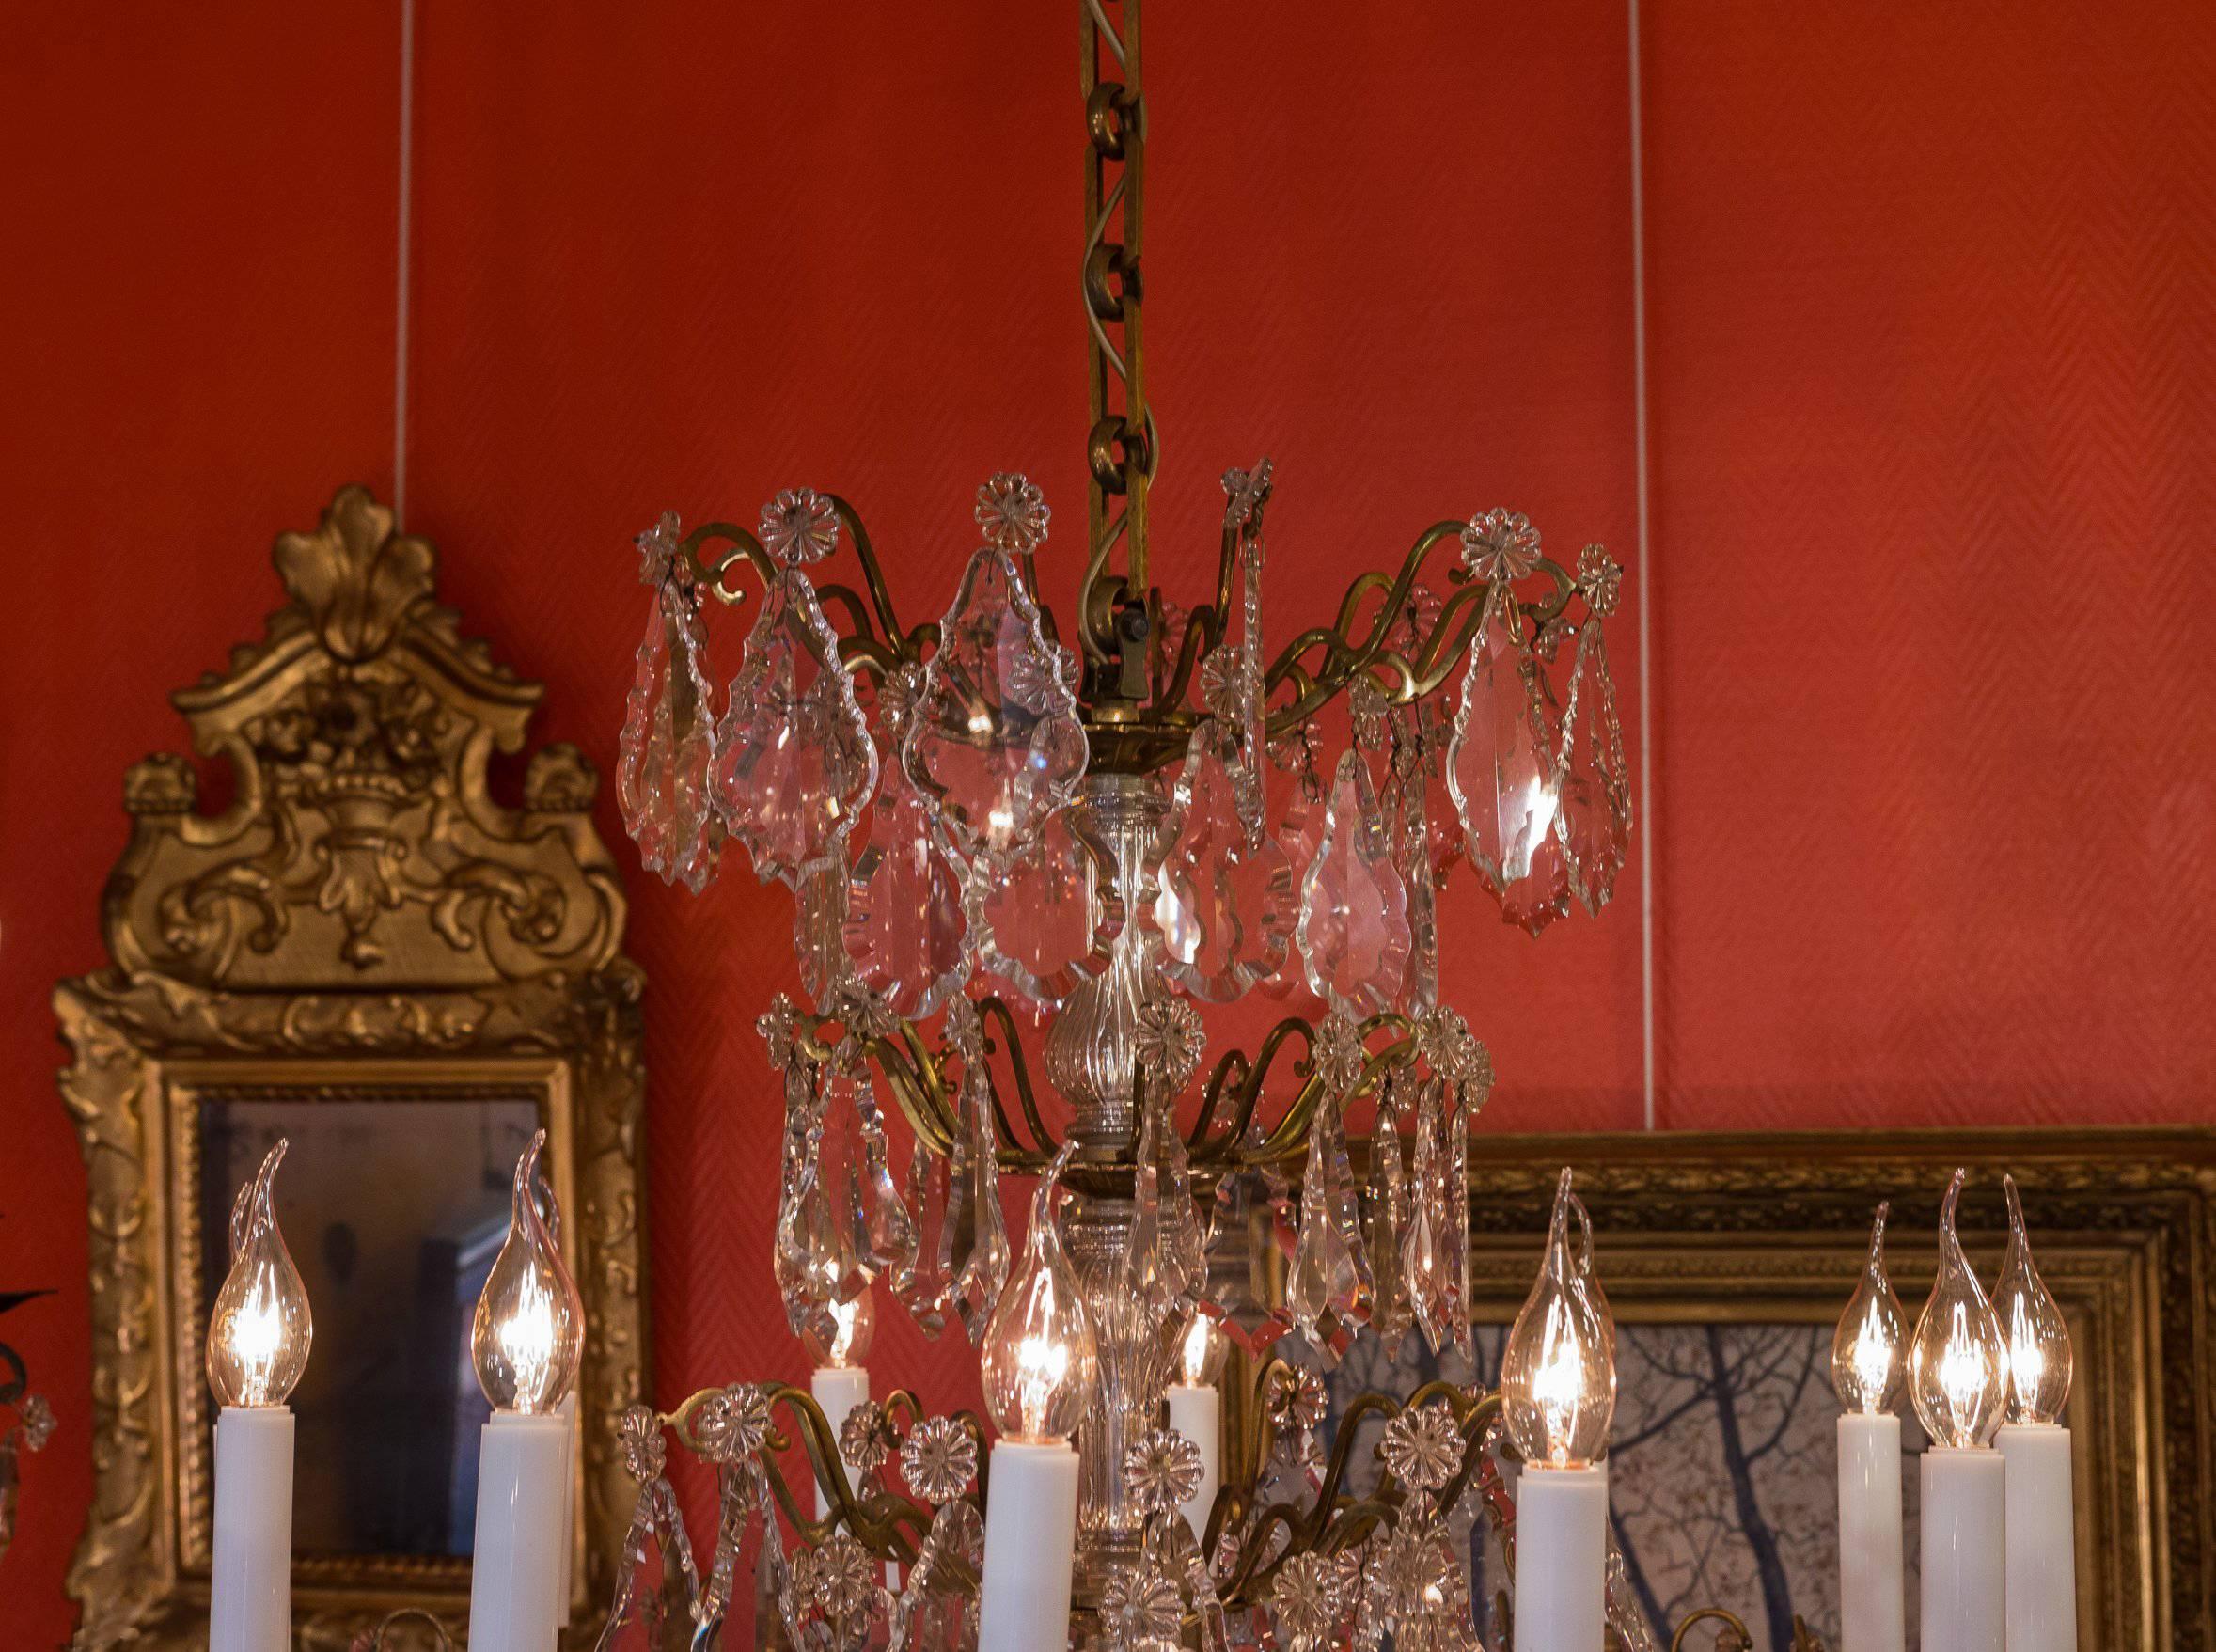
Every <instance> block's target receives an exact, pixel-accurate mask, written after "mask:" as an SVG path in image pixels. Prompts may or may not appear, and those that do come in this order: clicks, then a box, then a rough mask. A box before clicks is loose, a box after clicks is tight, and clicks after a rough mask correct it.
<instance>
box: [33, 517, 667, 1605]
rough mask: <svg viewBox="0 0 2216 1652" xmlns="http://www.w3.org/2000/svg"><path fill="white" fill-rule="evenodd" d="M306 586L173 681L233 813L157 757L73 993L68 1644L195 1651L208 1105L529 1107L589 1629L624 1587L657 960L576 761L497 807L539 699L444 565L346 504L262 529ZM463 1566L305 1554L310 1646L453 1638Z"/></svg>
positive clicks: (575, 1599)
mask: <svg viewBox="0 0 2216 1652" xmlns="http://www.w3.org/2000/svg"><path fill="white" fill-rule="evenodd" d="M274 560H275V565H276V570H277V573H278V575H279V577H280V579H281V580H282V582H283V585H284V589H285V591H286V594H287V596H288V597H289V599H290V601H289V602H288V604H287V606H285V607H283V608H281V609H280V610H278V611H277V612H276V613H275V615H273V616H272V617H271V619H270V620H269V621H268V625H267V629H266V634H265V636H264V637H263V638H262V640H261V641H260V642H259V643H254V644H248V645H245V646H244V647H241V648H238V649H236V650H234V651H233V653H232V655H231V659H230V663H229V667H228V669H227V670H226V671H224V672H222V673H220V674H211V675H210V676H208V677H206V678H204V679H203V680H202V681H201V682H200V683H199V684H196V685H195V686H193V687H191V688H187V689H184V690H182V691H181V692H180V693H178V694H177V695H176V696H175V700H176V703H177V705H178V708H179V710H180V711H181V713H182V714H183V716H184V717H185V720H186V722H187V724H188V725H189V727H190V730H191V733H192V738H193V744H194V747H195V748H196V751H198V752H199V753H200V754H201V755H202V756H203V757H205V758H209V759H218V760H222V761H223V762H225V763H228V767H229V770H230V778H231V781H232V792H231V799H230V801H229V803H228V806H227V807H225V808H223V809H221V810H218V811H216V812H213V813H209V814H203V813H200V812H199V811H198V810H197V808H196V803H197V788H198V776H197V774H196V770H195V769H194V768H193V766H192V765H191V764H190V763H186V762H185V761H184V760H183V759H182V758H180V757H176V756H171V755H166V754H164V755H157V756H154V757H149V758H148V759H146V760H145V761H144V762H141V763H137V764H135V765H134V766H133V767H132V768H131V770H130V771H129V772H128V774H127V775H126V776H125V779H124V805H125V809H126V810H127V812H128V814H129V816H130V820H131V838H130V842H129V845H128V846H127V848H126V849H125V851H124V853H123V856H122V857H121V859H120V860H119V861H118V865H117V867H116V870H115V872H114V873H113V874H112V875H111V876H110V878H109V881H108V885H107V888H106V890H105V891H104V894H103V896H102V923H103V930H104V935H105V939H106V943H107V949H108V952H109V956H110V959H111V962H110V963H109V964H108V965H107V966H106V967H105V968H101V969H99V970H97V971H95V972H93V973H92V974H89V975H86V976H81V977H78V978H76V979H73V980H69V981H65V982H63V983H60V984H59V986H58V987H57V988H56V989H55V1015H56V1016H57V1018H58V1021H59V1028H60V1033H61V1037H62V1039H63V1041H64V1042H65V1044H67V1046H69V1048H70V1051H71V1062H70V1064H69V1065H68V1066H67V1067H66V1068H65V1069H64V1070H63V1071H62V1072H61V1074H60V1087H61V1093H62V1098H63V1101H64V1102H65V1104H66V1105H67V1106H68V1108H69V1109H70V1111H71V1115H72V1117H73V1118H74V1120H75V1123H76V1125H77V1128H78V1133H79V1137H80V1144H81V1146H82V1149H83V1152H84V1156H85V1162H86V1171H87V1177H88V1181H89V1186H90V1193H89V1200H90V1208H89V1213H88V1214H89V1221H90V1230H91V1280H90V1285H91V1303H92V1317H93V1465H94V1486H93V1497H92V1504H91V1508H90V1511H89V1513H88V1516H87V1518H86V1529H85V1533H84V1535H83V1537H82V1539H81V1541H80V1543H79V1546H78V1550H77V1553H76V1556H75V1558H74V1561H73V1563H72V1565H71V1569H70V1575H69V1581H68V1587H69V1592H70V1594H71V1597H73V1598H74V1599H76V1601H77V1602H78V1603H79V1605H80V1607H81V1609H82V1619H81V1625H80V1628H79V1632H78V1642H77V1644H79V1645H80V1646H84V1647H88V1648H102V1647H107V1646H112V1645H116V1644H121V1643H124V1642H126V1641H129V1642H132V1643H134V1644H136V1645H139V1646H145V1647H149V1648H162V1647H187V1646H198V1645H203V1644H205V1640H206V1633H207V1629H206V1623H207V1617H206V1613H207V1598H208V1596H207V1588H208V1552H209V1533H208V1520H209V1503H210V1486H209V1439H208V1428H209V1416H210V1413H209V1406H210V1401H209V1399H208V1396H207V1393H206V1389H205V1379H204V1377H203V1376H202V1371H201V1364H200V1360H201V1342H200V1339H201V1332H202V1328H203V1324H204V1320H205V1315H206V1311H207V1303H206V1301H205V1300H204V1298H205V1294H206V1293H205V1290H204V1288H203V1274H202V1268H203V1264H204V1262H205V1261H206V1258H205V1257H204V1256H203V1254H202V1244H201V1236H200V1235H201V1232H202V1230H203V1227H204V1224H203V1223H202V1222H201V1221H200V1220H198V1219H197V1218H196V1210H197V1209H198V1204H196V1188H197V1187H198V1172H199V1165H198V1154H199V1147H200V1128H201V1126H200V1122H199V1121H200V1119H201V1117H202V1116H203V1111H204V1109H205V1108H206V1107H207V1105H208V1104H210V1103H211V1102H217V1101H253V1100H255V1099H257V1098H275V1097H281V1098H283V1100H284V1101H286V1102H287V1103H304V1104H311V1105H312V1104H315V1103H318V1102H319V1101H336V1100H353V1101H368V1102H377V1101H380V1100H391V1101H397V1100H402V1099H415V1100H430V1099H437V1100H440V1101H442V1102H444V1101H457V1100H460V1101H467V1100H471V1099H491V1098H495V1097H496V1098H503V1099H505V1100H508V1101H511V1102H519V1101H528V1102H529V1103H530V1104H531V1109H532V1111H533V1112H534V1113H535V1115H536V1120H537V1122H538V1123H539V1124H541V1125H543V1126H544V1127H545V1128H546V1129H547V1131H548V1138H549V1148H550V1151H549V1155H548V1165H549V1170H550V1173H551V1175H552V1178H553V1183H554V1187H555V1189H556V1193H557V1196H558V1200H559V1202H560V1204H561V1207H562V1209H563V1210H564V1211H565V1212H566V1213H567V1214H568V1216H569V1220H568V1222H567V1223H566V1224H565V1231H564V1235H563V1242H564V1245H565V1247H566V1249H567V1251H568V1252H569V1259H570V1263H571V1266H572V1267H573V1269H574V1272H575V1274H576V1277H577V1281H578V1284H579V1287H580V1289H581V1291H582V1292H583V1295H584V1298H585V1308H586V1314H587V1319H588V1323H589V1328H590V1329H589V1336H588V1341H587V1346H586V1359H585V1364H584V1368H583V1371H582V1373H581V1375H580V1377H579V1383H578V1404H579V1415H580V1420H581V1424H582V1425H581V1441H582V1445H581V1455H580V1464H581V1467H580V1477H579V1483H578V1486H577V1490H578V1492H579V1496H578V1500H577V1508H578V1510H579V1518H578V1520H577V1523H576V1527H575V1530H574V1534H573V1542H574V1545H575V1548H574V1562H575V1564H574V1565H573V1567H572V1603H573V1616H574V1625H575V1628H574V1629H573V1635H574V1636H575V1637H580V1638H581V1637H583V1636H586V1635H588V1634H589V1626H590V1623H591V1620H592V1616H593V1613H592V1611H591V1603H593V1602H596V1601H599V1600H602V1599H604V1598H605V1594H606V1589H607V1585H608V1584H609V1583H610V1581H612V1578H613V1568H614V1566H615V1564H616V1559H617V1553H618V1550H619V1547H620V1545H621V1536H622V1532H623V1527H624V1521H625V1519H626V1518H627V1516H628V1513H629V1508H630V1503H631V1487H630V1483H629V1481H628V1479H627V1478H626V1477H625V1475H624V1472H623V1470H622V1466H621V1462H620V1461H618V1460H617V1458H616V1455H615V1452H614V1446H613V1441H614V1439H615V1419H616V1418H617V1417H618V1416H619V1415H620V1414H621V1411H622V1410H623V1408H625V1407H627V1406H630V1405H632V1404H634V1403H637V1402H638V1401H640V1400H642V1399H644V1398H645V1397H646V1395H647V1393H648V1392H649V1391H648V1382H647V1347H648V1342H647V1307H646V1291H645V1279H644V1275H645V1259H646V1246H645V1236H644V1207H643V1199H642V1193H643V1185H642V1175H641V1165H640V1158H639V1124H640V1109H641V1103H642V1100H643V1096H644V1092H645V1074H644V1069H643V1065H642V1062H641V1059H640V1053H639V997H640V988H641V985H642V980H643V978H642V976H641V974H640V972H639V971H638V969H637V968H636V966H634V965H632V964H631V963H630V962H629V961H628V960H626V959H625V958H624V957H623V956H622V954H621V941H622V934H623V923H624V916H625V902H624V897H623V891H622V887H621V879H620V877H619V876H618V874H617V872H616V868H615V863H614V861H613V860H612V858H611V857H609V855H608V853H607V851H606V848H605V845H604V844H603V843H602V842H601V841H600V839H599V836H598V835H597V833H596V832H595V830H594V828H593V826H592V822H591V816H590V809H591V804H592V800H593V796H594V794H595V792H596V790H597V786H598V777H597V775H596V774H595V773H594V771H593V769H592V767H591V765H590V764H589V763H588V762H587V761H586V760H585V758H584V757H583V755H582V754H581V753H579V752H578V751H577V750H576V749H575V748H574V747H568V746H548V747H541V748H539V749H538V750H536V751H533V752H531V753H530V754H529V756H528V758H527V760H526V763H525V765H524V769H523V775H522V781H521V792H522V799H521V801H522V807H521V808H520V809H515V808H510V807H507V806H504V805H503V804H502V803H500V802H498V801H496V800H495V797H494V796H493V794H492V791H491V789H490V786H489V784H488V779H487V766H488V763H489V762H490V761H491V759H492V757H493V754H494V753H495V751H499V752H504V753H521V752H523V750H524V748H525V746H526V732H527V725H528V723H529V719H530V717H531V715H532V713H533V710H534V708H535V706H536V704H537V702H538V700H539V698H540V694H541V690H540V688H539V686H538V685H537V684H531V683H527V682H525V681H523V680H521V679H520V678H518V677H516V676H515V675H514V674H513V673H512V672H511V671H509V670H508V669H505V668H503V667H501V666H499V665H497V664H495V662H494V660H493V659H492V657H491V654H490V653H489V652H488V651H487V650H486V648H485V647H484V645H483V644H482V643H479V642H475V641H472V640H468V639H465V638H464V637H462V635H461V633H460V631H459V628H458V623H457V619H456V616H455V615H454V613H453V612H452V611H451V610H449V609H447V608H443V607H441V606H438V604H437V603H436V601H435V578H436V567H437V559H436V554H435V552H434V551H433V550H432V546H431V545H430V544H429V543H427V542H425V541H423V540H421V539H417V538H414V537H411V536H408V535H403V534H399V533H396V532H395V531H394V529H393V523H392V518H391V514H390V512H389V511H385V510H384V509H383V508H381V507H380V506H378V505H377V504H376V503H375V502H374V500H372V499H371V498H370V496H369V494H368V492H367V491H366V490H364V489H361V488H353V487H350V488H347V489H344V490H342V491H341V492H340V493H339V494H338V496H337V497H336V498H335V499H334V500H333V501H332V504H331V506H330V508H329V509H328V510H327V511H324V512H323V515H322V522H321V524H320V526H319V527H318V528H317V529H316V530H315V531H314V532H312V533H289V534H286V535H284V536H282V537H281V538H280V539H279V540H278V541H277V543H276V549H275V557H274ZM467 1599H468V1575H467V1562H466V1560H461V1559H441V1558H436V1557H428V1556H401V1555H389V1556H381V1555H374V1554H370V1555H359V1554H349V1555H346V1556H344V1557H342V1558H341V1557H338V1556H324V1557H311V1556H302V1557H300V1560H299V1564H298V1565H296V1567H295V1582H294V1589H293V1614H294V1641H295V1644H297V1645H299V1646H302V1647H309V1648H333V1649H337V1648H341V1647H344V1646H346V1645H347V1644H349V1643H350V1642H351V1641H352V1640H353V1639H354V1636H355V1635H357V1634H359V1633H360V1632H361V1631H362V1630H363V1629H365V1628H369V1627H370V1626H372V1625H374V1624H375V1623H376V1622H378V1621H379V1620H380V1619H382V1618H384V1617H385V1615H387V1614H388V1613H393V1612H395V1611H400V1610H402V1609H407V1608H416V1609H418V1610H421V1611H424V1612H427V1613H430V1614H432V1616H434V1617H436V1618H438V1619H440V1620H441V1621H443V1622H444V1623H446V1624H447V1625H448V1627H449V1628H451V1629H453V1630H454V1631H455V1632H456V1633H457V1637H458V1635H459V1630H460V1628H461V1623H462V1619H463V1617H464V1615H465V1613H466V1607H467Z"/></svg>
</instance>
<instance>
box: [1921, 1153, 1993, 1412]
mask: <svg viewBox="0 0 2216 1652" xmlns="http://www.w3.org/2000/svg"><path fill="white" fill-rule="evenodd" d="M1968 1178H1969V1172H1967V1171H1957V1172H1955V1176H1954V1180H1953V1181H1952V1182H1950V1183H1949V1184H1948V1185H1947V1193H1946V1199H1945V1201H1944V1202H1943V1203H1942V1204H1941V1206H1940V1216H1939V1274H1938V1277H1937V1278H1936V1279H1935V1280H1933V1282H1932V1285H1931V1296H1930V1298H1929V1299H1928V1300H1927V1301H1925V1304H1924V1312H1923V1314H1921V1315H1920V1316H1919V1317H1918V1319H1917V1321H1916V1334H1915V1337H1914V1339H1913V1340H1912V1341H1911V1342H1910V1345H1909V1384H1910V1393H1911V1394H1912V1395H1913V1397H1914V1399H1915V1402H1916V1415H1917V1417H1918V1418H1919V1419H1920V1420H1921V1421H1922V1422H1923V1424H1924V1432H1925V1433H1926V1434H1928V1435H1929V1436H1930V1437H1931V1441H1932V1443H1933V1444H1934V1445H1939V1446H1945V1447H1951V1448H1953V1449H1955V1450H1957V1451H1960V1450H1967V1449H1969V1448H1971V1447H1973V1446H1981V1445H1989V1444H1991V1443H1992V1439H1993V1434H1994V1431H1995V1430H1997V1429H1998V1428H1999V1427H2000V1426H2001V1419H2002V1413H2003V1412H2004V1409H2005V1408H2006V1404H2007V1396H2008V1384H2007V1373H2006V1365H2007V1349H2006V1345H2005V1344H2004V1341H2003V1338H2002V1332H2001V1319H2000V1315H1999V1314H1995V1313H1994V1312H1993V1305H1992V1303H1991V1302H1989V1301H1988V1300H1987V1298H1986V1294H1985V1287H1984V1286H1983V1285H1981V1284H1979V1283H1978V1282H1977V1275H1976V1274H1975V1273H1974V1272H1973V1271H1972V1269H1971V1267H1970V1258H1969V1257H1967V1256H1965V1255H1964V1254H1963V1253H1962V1241H1961V1237H1960V1235H1958V1234H1957V1232H1956V1228H1955V1206H1956V1204H1957V1202H1958V1201H1959V1200H1960V1199H1961V1197H1962V1184H1963V1183H1964V1182H1965V1181H1966V1180H1968Z"/></svg>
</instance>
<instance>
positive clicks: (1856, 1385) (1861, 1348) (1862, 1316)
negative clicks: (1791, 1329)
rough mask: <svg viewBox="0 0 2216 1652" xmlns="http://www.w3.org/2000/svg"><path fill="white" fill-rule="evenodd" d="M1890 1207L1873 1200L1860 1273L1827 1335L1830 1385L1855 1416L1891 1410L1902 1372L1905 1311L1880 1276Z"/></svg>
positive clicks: (1904, 1376) (1906, 1338) (1905, 1366)
mask: <svg viewBox="0 0 2216 1652" xmlns="http://www.w3.org/2000/svg"><path fill="white" fill-rule="evenodd" d="M1891 1209H1892V1204H1890V1202H1888V1203H1887V1204H1880V1205H1878V1219H1877V1220H1876V1221H1874V1222H1872V1223H1871V1224H1870V1253H1869V1256H1868V1258H1867V1259H1866V1260H1865V1261H1864V1262H1863V1263H1862V1278H1861V1279H1859V1280H1858V1281H1856V1282H1855V1286H1854V1295H1853V1296H1851V1297H1849V1298H1847V1311H1846V1312H1845V1313H1844V1314H1840V1316H1839V1329H1838V1330H1837V1331H1836V1332H1835V1333H1834V1334H1833V1335H1832V1337H1831V1389H1832V1392H1835V1393H1837V1394H1838V1396H1839V1403H1840V1405H1842V1406H1843V1407H1845V1408H1847V1411H1848V1412H1849V1413H1850V1414H1852V1415H1855V1416H1862V1417H1877V1416H1882V1415H1883V1414H1885V1413H1886V1412H1888V1411H1891V1410H1892V1409H1893V1408H1894V1404H1895V1403H1896V1402H1897V1401H1898V1400H1899V1399H1900V1391H1901V1384H1902V1383H1903V1382H1904V1381H1905V1380H1906V1379H1907V1377H1908V1370H1909V1357H1908V1343H1909V1316H1908V1314H1907V1313H1906V1312H1905V1311H1903V1309H1902V1308H1901V1305H1900V1298H1898V1297H1896V1296H1894V1292H1893V1282H1891V1281H1890V1280H1888V1279H1887V1278H1886V1277H1885V1218H1886V1215H1887V1213H1888V1212H1889V1211H1890V1210H1891Z"/></svg>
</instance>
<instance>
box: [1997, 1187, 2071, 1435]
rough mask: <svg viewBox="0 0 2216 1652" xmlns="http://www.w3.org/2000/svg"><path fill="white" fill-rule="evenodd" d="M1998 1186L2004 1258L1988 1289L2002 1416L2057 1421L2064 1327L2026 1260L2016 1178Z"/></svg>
mask: <svg viewBox="0 0 2216 1652" xmlns="http://www.w3.org/2000/svg"><path fill="white" fill-rule="evenodd" d="M2001 1185H2002V1187H2003V1188H2004V1189H2005V1190H2006V1192H2007V1195H2008V1256H2007V1259H2006V1260H2005V1261H2004V1262H2003V1263H2002V1264H2001V1280H2000V1282H1999V1283H1998V1284H1997V1285H1995V1286H1994V1287H1993V1309H1994V1312H1995V1313H1997V1314H1999V1315H2000V1318H2001V1333H2002V1335H2003V1336H2004V1337H2005V1338H2006V1339H2007V1348H2008V1420H2009V1421H2010V1422H2011V1423H2041V1424H2052V1423H2059V1422H2061V1421H2062V1408H2063V1405H2064V1403H2065V1402H2066V1401H2067V1400H2068V1398H2069V1392H2070V1372H2071V1366H2072V1364H2073V1362H2074V1356H2073V1354H2072V1352H2071V1349H2070V1333H2069V1325H2068V1323H2067V1321H2066V1320H2065V1319H2064V1318H2063V1316H2062V1309H2061V1307H2060V1306H2059V1305H2058V1304H2057V1303H2056V1302H2055V1300H2054V1296H2053V1293H2052V1292H2051V1291H2049V1290H2048V1289H2047V1282H2046V1281H2045V1280H2043V1279H2041V1278H2040V1277H2039V1268H2038V1265H2037V1264H2036V1263H2035V1262H2034V1261H2033V1260H2032V1241H2031V1235H2029V1234H2028V1233H2026V1232H2025V1230H2024V1225H2023V1201H2022V1200H2021V1199H2020V1198H2019V1197H2018V1195H2017V1191H2016V1178H2015V1177H2014V1176H2004V1177H2003V1178H2002V1179H2001Z"/></svg>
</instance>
